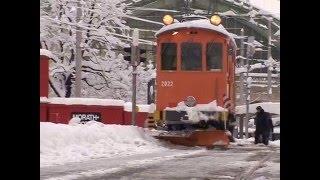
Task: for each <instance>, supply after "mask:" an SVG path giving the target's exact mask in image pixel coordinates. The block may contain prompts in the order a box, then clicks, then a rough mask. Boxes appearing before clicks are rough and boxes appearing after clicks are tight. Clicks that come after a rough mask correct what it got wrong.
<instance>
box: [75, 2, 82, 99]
mask: <svg viewBox="0 0 320 180" xmlns="http://www.w3.org/2000/svg"><path fill="white" fill-rule="evenodd" d="M81 16H82V9H81V3H80V0H78V2H77V18H76V20H77V23H78V25H77V28H76V67H75V69H76V74H75V75H76V77H75V96H76V97H80V96H81V71H82V70H81V67H82V57H81V46H80V44H81V39H82V37H81V36H82V33H81V29H80V26H79V23H80V20H81Z"/></svg>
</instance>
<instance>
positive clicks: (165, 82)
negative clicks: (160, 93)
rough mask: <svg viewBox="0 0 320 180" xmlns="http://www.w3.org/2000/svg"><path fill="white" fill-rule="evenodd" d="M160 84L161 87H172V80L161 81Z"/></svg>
mask: <svg viewBox="0 0 320 180" xmlns="http://www.w3.org/2000/svg"><path fill="white" fill-rule="evenodd" d="M161 86H162V87H172V86H173V82H172V81H161Z"/></svg>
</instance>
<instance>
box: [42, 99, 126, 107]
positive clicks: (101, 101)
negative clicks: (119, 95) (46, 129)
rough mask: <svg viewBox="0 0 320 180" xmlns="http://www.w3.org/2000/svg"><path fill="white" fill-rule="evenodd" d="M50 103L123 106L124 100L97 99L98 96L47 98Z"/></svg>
mask: <svg viewBox="0 0 320 180" xmlns="http://www.w3.org/2000/svg"><path fill="white" fill-rule="evenodd" d="M48 101H49V103H51V104H66V105H100V106H123V105H124V101H122V100H116V99H98V98H49V99H48Z"/></svg>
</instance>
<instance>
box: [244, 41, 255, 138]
mask: <svg viewBox="0 0 320 180" xmlns="http://www.w3.org/2000/svg"><path fill="white" fill-rule="evenodd" d="M253 42H254V36H250V37H248V44H247V72H246V75H247V77H246V81H245V82H246V83H245V84H246V120H245V128H246V129H245V134H246V138H247V139H248V138H249V131H248V128H249V119H250V116H249V104H250V85H251V80H249V79H250V77H249V71H250V63H249V61H250V60H252V58H253V54H254V51H255V48H254V46H253Z"/></svg>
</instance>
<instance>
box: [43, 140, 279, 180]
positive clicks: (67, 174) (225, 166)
mask: <svg viewBox="0 0 320 180" xmlns="http://www.w3.org/2000/svg"><path fill="white" fill-rule="evenodd" d="M259 177H260V178H261V179H280V148H279V147H264V146H255V145H245V146H234V145H232V146H230V149H229V150H226V151H223V150H205V149H200V148H193V149H190V148H182V149H181V148H180V149H170V150H169V151H167V152H156V153H150V154H142V155H132V156H127V157H123V158H101V159H94V160H89V161H85V162H82V163H71V164H66V165H59V166H50V167H43V168H41V169H40V178H41V179H80V180H84V179H90V180H95V179H123V180H125V179H157V180H158V179H254V178H258V179H260V178H259ZM262 177H263V178H262Z"/></svg>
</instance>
